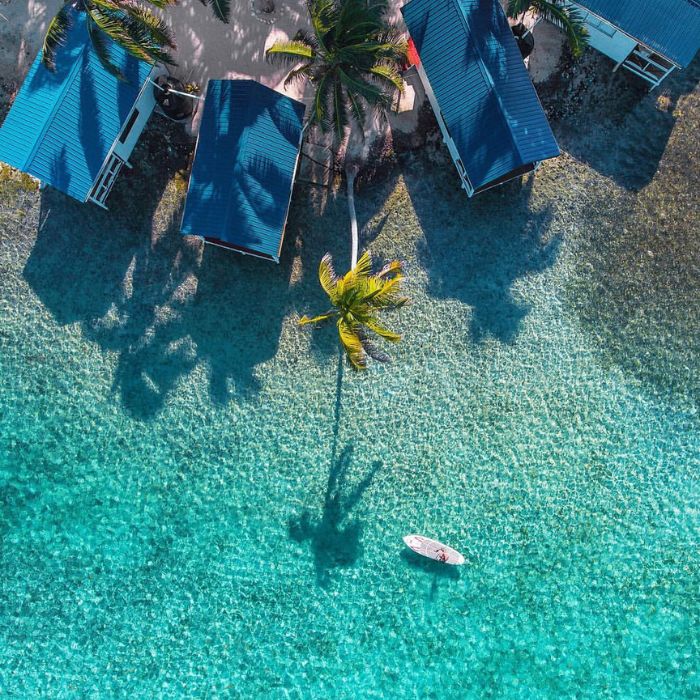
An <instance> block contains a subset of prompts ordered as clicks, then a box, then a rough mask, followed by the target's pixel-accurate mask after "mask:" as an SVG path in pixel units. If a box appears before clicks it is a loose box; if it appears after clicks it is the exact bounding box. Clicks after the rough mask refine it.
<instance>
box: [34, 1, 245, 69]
mask: <svg viewBox="0 0 700 700" xmlns="http://www.w3.org/2000/svg"><path fill="white" fill-rule="evenodd" d="M176 2H177V0H145V4H144V3H139V2H137V1H136V0H64V4H63V7H62V8H61V9H60V10H59V11H58V13H57V14H56V16H55V17H54V18H53V19H52V20H51V23H50V24H49V28H48V30H47V31H46V36H45V38H44V46H43V53H42V61H43V63H44V65H45V66H46V67H47V68H48V69H49V70H55V69H56V63H55V61H56V50H57V48H58V47H59V46H60V45H61V44H64V43H65V41H66V38H67V36H68V32H69V30H70V28H71V23H72V20H71V13H72V12H74V11H78V12H85V13H86V15H87V30H88V35H89V37H90V41H91V43H92V47H93V49H94V50H95V53H96V55H97V57H98V58H99V60H100V62H101V63H102V65H103V66H104V67H105V69H106V70H107V71H109V72H110V73H111V74H112V75H115V76H117V77H118V78H119V79H120V80H123V79H124V75H123V74H122V72H121V70H120V69H119V67H118V66H117V65H116V64H115V63H114V62H113V61H112V60H111V58H110V56H109V49H108V43H107V39H111V40H112V41H114V42H115V43H117V44H119V46H121V47H122V48H123V49H125V50H126V51H128V52H129V53H130V54H132V55H133V56H135V57H136V58H138V59H139V60H141V61H145V62H146V63H151V64H154V63H158V62H160V63H168V64H170V65H175V61H174V60H173V59H172V57H171V56H170V54H169V53H168V49H174V48H175V41H174V39H173V35H172V32H171V31H170V28H169V27H168V25H167V24H166V23H165V22H164V21H163V20H162V19H161V18H160V17H158V16H157V15H155V14H154V13H153V11H152V10H150V9H149V8H148V7H147V6H146V5H152V6H153V7H156V8H158V9H161V10H162V9H165V8H166V7H169V6H171V5H174V4H175V3H176ZM201 2H202V4H203V5H208V6H209V7H211V8H212V11H213V12H214V15H215V16H216V17H218V18H219V19H220V20H221V21H222V22H228V18H229V12H230V9H231V0H201Z"/></svg>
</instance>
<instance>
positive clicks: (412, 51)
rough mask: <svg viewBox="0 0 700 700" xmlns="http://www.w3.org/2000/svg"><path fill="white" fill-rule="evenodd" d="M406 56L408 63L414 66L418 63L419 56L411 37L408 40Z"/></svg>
mask: <svg viewBox="0 0 700 700" xmlns="http://www.w3.org/2000/svg"><path fill="white" fill-rule="evenodd" d="M407 56H408V63H409V65H411V66H416V67H417V66H419V65H420V56H419V55H418V51H417V49H416V45H415V44H414V43H413V39H409V40H408V51H407Z"/></svg>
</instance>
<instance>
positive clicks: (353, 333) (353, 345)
mask: <svg viewBox="0 0 700 700" xmlns="http://www.w3.org/2000/svg"><path fill="white" fill-rule="evenodd" d="M357 331H358V329H357V328H356V327H353V326H352V325H351V324H350V323H349V322H348V321H346V320H345V319H343V318H339V319H338V336H339V337H340V342H341V344H342V346H343V348H344V350H345V353H346V354H347V356H348V359H349V360H350V363H351V364H352V366H353V367H354V368H355V369H367V353H366V352H365V349H364V347H363V346H362V340H361V338H360V336H359V335H358V332H357Z"/></svg>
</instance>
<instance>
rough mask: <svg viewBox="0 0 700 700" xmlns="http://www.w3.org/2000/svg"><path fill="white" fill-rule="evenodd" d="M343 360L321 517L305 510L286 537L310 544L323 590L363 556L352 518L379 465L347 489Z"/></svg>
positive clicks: (350, 452)
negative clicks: (341, 430)
mask: <svg viewBox="0 0 700 700" xmlns="http://www.w3.org/2000/svg"><path fill="white" fill-rule="evenodd" d="M343 362H344V358H342V357H341V358H339V361H338V375H337V384H336V389H337V391H336V403H335V421H334V426H333V445H332V448H331V466H330V472H329V474H328V483H327V484H326V491H325V494H324V498H323V510H322V512H321V517H320V518H317V519H314V515H313V513H312V512H311V511H309V510H305V511H304V512H303V513H302V514H301V515H300V516H298V517H296V518H291V519H290V520H289V523H288V530H289V536H290V537H291V538H292V539H293V540H295V541H296V542H305V541H307V540H309V541H310V543H311V549H312V551H313V555H314V565H315V568H316V581H317V582H318V584H319V586H321V587H324V588H325V587H326V586H328V585H329V584H330V582H331V571H332V569H335V568H343V567H348V566H352V565H353V564H354V563H355V562H356V561H357V560H358V559H359V558H360V556H361V555H362V529H363V524H362V521H361V520H360V519H359V518H358V517H357V516H353V515H352V510H353V509H354V508H355V507H356V506H357V505H358V504H359V502H360V500H361V499H362V496H363V494H364V493H365V491H366V490H367V489H368V488H369V486H370V484H371V483H372V480H373V479H374V477H375V475H376V473H377V471H379V469H381V467H382V463H381V462H380V461H375V462H373V463H372V466H371V468H370V470H369V471H368V472H367V473H366V474H365V476H364V478H363V479H362V480H361V481H360V482H359V483H357V484H355V486H354V487H352V486H348V473H349V471H350V467H351V464H352V457H353V450H354V448H353V445H352V443H350V444H347V445H345V447H344V448H343V450H342V452H341V453H340V455H338V454H337V446H338V433H339V424H340V396H341V394H340V392H341V388H342V374H343V366H342V363H343Z"/></svg>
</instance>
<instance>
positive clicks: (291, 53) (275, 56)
mask: <svg viewBox="0 0 700 700" xmlns="http://www.w3.org/2000/svg"><path fill="white" fill-rule="evenodd" d="M265 57H266V58H267V60H268V61H272V62H275V61H282V62H284V63H299V62H300V61H312V60H313V59H314V58H315V57H316V51H315V50H314V48H313V46H311V45H310V44H307V43H306V42H304V41H298V40H293V41H276V42H275V43H274V44H273V45H272V46H270V48H269V49H267V50H266V51H265Z"/></svg>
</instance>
